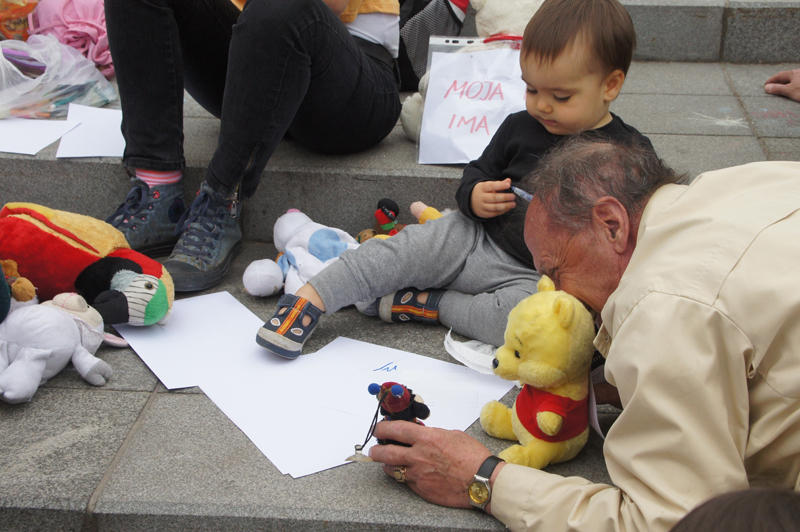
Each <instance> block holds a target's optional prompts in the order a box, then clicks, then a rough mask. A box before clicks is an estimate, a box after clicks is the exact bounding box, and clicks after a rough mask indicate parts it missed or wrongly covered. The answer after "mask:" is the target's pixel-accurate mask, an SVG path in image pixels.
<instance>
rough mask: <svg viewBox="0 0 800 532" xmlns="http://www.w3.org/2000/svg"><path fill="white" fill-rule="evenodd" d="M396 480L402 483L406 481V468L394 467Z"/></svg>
mask: <svg viewBox="0 0 800 532" xmlns="http://www.w3.org/2000/svg"><path fill="white" fill-rule="evenodd" d="M394 479H395V480H396V481H397V482H401V483H403V482H405V481H406V466H404V465H399V466H394Z"/></svg>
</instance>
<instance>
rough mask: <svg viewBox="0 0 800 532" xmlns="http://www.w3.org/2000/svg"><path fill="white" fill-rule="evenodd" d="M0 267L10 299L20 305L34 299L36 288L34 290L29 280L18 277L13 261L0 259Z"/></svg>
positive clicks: (17, 270) (15, 264)
mask: <svg viewBox="0 0 800 532" xmlns="http://www.w3.org/2000/svg"><path fill="white" fill-rule="evenodd" d="M0 267H2V269H3V275H4V276H5V278H6V283H7V284H8V288H9V290H10V293H11V297H13V298H14V299H15V300H16V301H19V302H21V303H24V302H26V301H30V300H32V299H33V298H34V297H36V288H34V286H33V283H32V282H30V280H28V279H26V278H25V277H22V276H20V274H19V269H18V267H17V263H16V262H15V261H13V260H3V259H0Z"/></svg>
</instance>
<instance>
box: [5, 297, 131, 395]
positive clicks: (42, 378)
mask: <svg viewBox="0 0 800 532" xmlns="http://www.w3.org/2000/svg"><path fill="white" fill-rule="evenodd" d="M103 341H107V342H109V343H111V344H112V345H116V346H120V347H121V346H125V345H127V342H125V340H123V339H121V338H119V337H116V336H113V335H106V334H104V333H103V318H101V317H100V314H99V313H98V312H97V311H96V310H95V309H93V308H92V307H90V306H89V305H88V304H87V303H86V300H85V299H84V298H83V297H81V296H79V295H78V294H59V295H57V296H56V297H55V298H54V299H53V301H47V302H45V303H42V304H40V305H36V304H32V305H24V306H19V307H16V308H14V309H13V310H12V311H11V312H10V313H9V315H8V316H7V317H6V319H5V321H3V323H0V399H2V400H3V401H6V402H7V403H21V402H24V401H30V399H31V398H32V397H33V394H35V393H36V390H37V389H38V388H39V386H40V385H42V384H44V383H45V382H46V381H47V380H48V379H50V378H51V377H53V376H54V375H56V374H57V373H58V372H60V371H61V370H62V369H64V367H66V365H67V364H68V363H69V362H70V361H72V364H73V365H74V366H75V369H76V370H77V371H78V373H79V374H80V375H81V376H82V377H83V378H84V379H86V380H87V381H88V382H89V383H90V384H93V385H95V386H102V385H103V384H105V383H106V382H107V381H108V379H110V378H111V374H112V373H113V371H112V370H111V366H109V365H108V364H107V363H105V362H103V361H102V360H100V359H99V358H97V357H95V356H94V353H95V352H96V351H97V348H98V347H100V344H101V343H103Z"/></svg>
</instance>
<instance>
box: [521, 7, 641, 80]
mask: <svg viewBox="0 0 800 532" xmlns="http://www.w3.org/2000/svg"><path fill="white" fill-rule="evenodd" d="M575 43H578V44H580V45H583V46H585V47H586V48H587V49H588V50H589V58H590V59H589V64H588V65H586V66H587V67H588V68H589V72H592V73H599V74H601V75H602V76H604V77H605V76H607V75H608V74H610V73H611V72H613V71H614V70H617V69H619V70H622V71H623V72H624V73H625V74H627V73H628V67H629V66H630V65H631V59H632V58H633V50H634V49H635V48H636V32H635V31H634V29H633V21H632V20H631V16H630V15H629V14H628V12H627V11H626V10H625V8H624V7H623V6H622V4H620V3H619V2H618V1H617V0H545V2H544V3H543V4H542V6H541V7H540V8H539V10H538V11H536V13H535V14H534V15H533V18H531V20H530V22H528V25H527V27H526V28H525V34H524V35H523V38H522V58H523V59H527V57H528V56H529V55H530V54H533V55H534V56H535V57H536V58H537V59H538V60H539V61H540V62H541V63H542V64H544V65H548V64H550V63H552V62H553V61H554V60H555V59H556V58H557V57H558V56H559V55H561V52H563V51H564V50H565V49H566V48H567V47H569V46H571V45H573V44H575Z"/></svg>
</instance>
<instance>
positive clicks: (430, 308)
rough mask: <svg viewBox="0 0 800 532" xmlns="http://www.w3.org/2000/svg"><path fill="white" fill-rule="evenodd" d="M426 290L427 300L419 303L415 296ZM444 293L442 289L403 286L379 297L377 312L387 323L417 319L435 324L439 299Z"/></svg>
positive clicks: (437, 316) (437, 319)
mask: <svg viewBox="0 0 800 532" xmlns="http://www.w3.org/2000/svg"><path fill="white" fill-rule="evenodd" d="M423 292H428V301H426V302H425V303H420V302H419V301H418V300H417V296H418V295H419V294H421V293H423ZM442 295H444V290H417V289H416V288H404V289H403V290H398V291H397V292H394V293H392V294H389V295H385V296H383V297H382V298H381V300H380V304H379V305H378V313H379V314H380V316H381V319H382V320H383V321H386V322H389V323H403V322H406V321H418V322H420V323H427V324H428V325H435V324H437V323H439V301H440V300H441V299H442Z"/></svg>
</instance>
